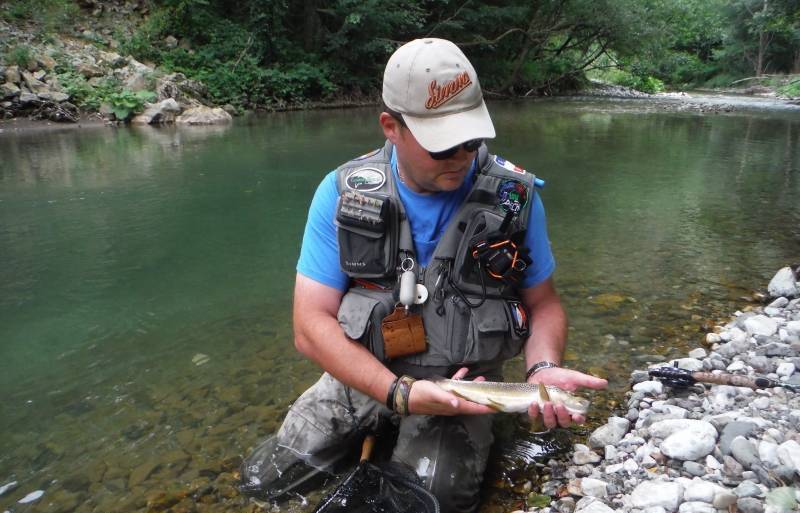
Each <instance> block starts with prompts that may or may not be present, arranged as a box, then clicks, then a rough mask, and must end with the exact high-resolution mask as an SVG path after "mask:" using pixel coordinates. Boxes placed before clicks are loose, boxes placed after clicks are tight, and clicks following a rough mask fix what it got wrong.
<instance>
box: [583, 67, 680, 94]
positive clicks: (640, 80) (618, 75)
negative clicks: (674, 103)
mask: <svg viewBox="0 0 800 513" xmlns="http://www.w3.org/2000/svg"><path fill="white" fill-rule="evenodd" d="M596 76H597V77H599V78H600V79H601V80H603V81H605V82H610V83H612V84H616V85H621V86H624V87H630V88H631V89H636V90H637V91H641V92H643V93H648V94H655V93H660V92H662V91H664V82H662V81H661V80H660V79H658V78H656V77H653V76H650V75H637V74H634V73H631V72H630V71H627V70H624V69H619V68H613V69H609V70H605V71H603V73H598V74H597V75H596Z"/></svg>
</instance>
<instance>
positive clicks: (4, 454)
mask: <svg viewBox="0 0 800 513" xmlns="http://www.w3.org/2000/svg"><path fill="white" fill-rule="evenodd" d="M490 108H491V111H492V113H493V118H494V120H495V125H496V128H497V132H498V138H497V140H496V142H495V143H493V144H492V145H491V149H492V151H493V152H495V153H497V154H499V155H501V156H504V157H505V158H507V159H508V160H511V161H513V162H515V163H517V164H518V165H520V166H522V167H525V168H527V169H529V170H531V171H533V172H535V173H536V174H537V175H538V176H540V177H541V178H543V179H544V180H546V183H547V185H546V187H545V189H544V190H543V192H542V197H543V200H544V203H545V207H546V210H547V216H548V224H549V229H550V238H551V241H552V246H553V251H554V253H555V255H556V259H557V263H558V268H557V271H556V275H555V278H556V283H557V285H558V288H559V291H560V292H561V294H562V298H563V301H564V303H565V305H566V308H567V310H568V314H569V316H570V320H571V328H570V347H569V351H568V354H567V359H566V364H567V365H570V366H573V367H576V368H580V369H584V370H588V371H591V372H593V373H595V374H598V375H602V376H604V377H608V378H609V380H610V382H611V393H610V394H607V395H603V396H602V397H598V398H597V399H598V400H597V405H598V407H597V410H596V412H595V413H594V417H593V418H594V419H600V418H604V417H605V416H607V413H608V411H609V408H611V407H612V406H613V403H614V401H615V400H619V398H620V397H621V396H622V392H623V391H624V387H625V385H626V383H627V378H628V375H629V373H630V371H631V370H632V369H634V368H637V367H642V366H643V365H645V364H646V363H647V362H654V361H662V360H664V359H666V358H669V357H675V356H682V355H684V354H685V352H686V351H687V349H691V348H694V347H698V346H700V344H701V341H702V340H703V339H704V334H705V333H706V332H707V331H708V330H711V329H712V328H713V326H714V324H716V323H719V322H724V321H725V320H726V318H727V317H728V315H729V314H731V313H732V312H734V311H735V310H737V309H740V308H743V307H746V306H747V305H748V304H749V302H750V299H749V298H751V297H752V294H753V292H754V291H755V290H757V289H763V288H764V287H765V285H766V283H767V282H768V280H769V279H770V278H771V276H772V275H773V274H774V272H775V271H777V269H779V268H780V267H783V266H785V265H788V264H792V263H800V169H799V168H800V156H798V149H799V147H800V110H798V109H783V110H775V109H774V108H766V109H765V108H758V106H756V108H753V109H746V108H745V109H742V108H739V109H738V110H736V111H735V112H730V113H726V112H721V113H717V114H700V113H696V112H665V111H663V109H660V108H658V106H657V105H655V104H653V103H650V102H648V101H646V100H637V101H618V100H617V101H614V100H596V99H595V100H589V99H572V100H560V101H542V102H539V101H536V102H533V101H531V102H526V103H497V104H493V105H491V107H490ZM673 110H674V109H673ZM379 135H380V133H379V130H378V127H377V123H376V112H375V110H374V109H354V110H343V111H318V112H296V113H283V114H273V115H270V116H266V117H260V118H251V119H241V120H237V122H236V123H235V124H234V125H233V126H230V127H212V128H195V129H189V128H180V129H176V128H166V129H154V128H149V127H148V128H138V129H137V128H131V129H112V128H105V127H102V128H99V127H97V128H83V129H80V130H77V129H68V130H64V129H48V130H28V131H20V132H16V131H12V130H8V129H6V130H5V131H3V132H2V133H0V387H2V388H0V389H1V390H2V391H3V401H2V416H0V435H2V436H0V486H2V485H3V484H5V483H7V482H10V481H17V482H18V488H17V489H16V490H14V491H12V492H9V493H6V494H5V495H3V496H1V497H0V507H2V508H5V509H11V510H13V511H25V509H24V508H27V506H22V505H19V504H16V501H17V500H18V499H19V498H21V497H22V496H24V495H25V494H26V493H28V492H31V491H33V490H37V489H42V490H45V492H46V493H45V497H44V498H43V499H41V501H46V500H48V499H50V501H51V503H50V506H48V507H49V508H50V510H52V511H57V510H59V508H60V509H61V510H63V511H68V510H70V507H71V508H72V509H75V508H76V507H77V508H78V509H80V510H81V511H133V510H136V509H143V508H145V507H146V505H145V501H146V500H147V498H148V497H149V498H150V500H151V507H153V508H155V509H158V507H159V503H158V502H157V497H161V496H163V494H167V496H168V497H173V496H175V497H178V499H176V500H175V502H178V500H179V499H181V498H182V497H183V496H182V495H180V494H181V490H182V489H185V488H186V486H187V484H189V483H192V486H200V484H203V483H206V482H211V484H212V485H213V494H212V492H207V495H206V496H205V497H206V498H204V499H202V500H199V501H198V504H200V503H203V504H205V503H204V502H202V501H205V502H206V503H211V504H215V505H216V506H215V507H217V508H219V510H225V508H228V509H230V510H240V508H241V504H240V502H241V499H240V498H238V497H237V496H236V493H235V490H234V489H232V487H231V485H232V484H233V483H234V481H235V475H234V474H233V472H234V471H235V467H236V465H237V462H238V458H239V457H241V456H242V455H244V454H246V453H247V451H248V450H249V448H251V447H252V446H253V445H254V444H255V443H257V442H258V441H259V440H261V439H263V438H264V437H266V436H267V435H268V434H269V433H271V432H272V431H274V429H275V428H276V426H277V425H278V424H279V422H280V419H281V418H282V415H283V414H284V413H285V411H286V407H287V406H288V404H289V402H290V401H291V400H292V399H293V398H294V397H296V396H297V395H298V394H299V393H300V392H302V390H304V389H305V388H306V387H307V386H308V385H309V384H310V383H312V382H313V381H314V380H315V379H316V377H317V376H318V372H319V371H318V370H317V368H315V367H314V365H312V364H310V363H308V362H307V361H305V360H303V359H302V358H300V357H299V356H297V355H296V354H295V352H294V349H293V346H292V338H291V326H290V309H291V291H292V286H293V278H294V265H295V262H296V258H297V255H298V251H299V247H300V240H301V235H302V230H303V225H304V221H305V216H306V212H307V207H308V204H309V201H310V199H311V196H312V194H313V192H314V189H315V187H316V185H317V183H318V182H319V180H320V179H321V178H322V177H323V176H324V175H325V174H326V173H327V172H328V171H329V170H330V169H332V168H333V167H335V166H336V165H337V164H339V163H341V162H343V161H345V160H347V159H348V158H350V157H352V156H355V155H360V154H363V153H365V152H367V151H368V150H370V149H372V148H375V147H378V146H379V145H380V144H381V143H382V141H381V139H380V137H379ZM521 368H522V365H521V363H519V362H518V361H514V362H511V364H510V365H509V367H508V372H507V374H508V376H507V377H508V378H509V379H518V378H520V377H521ZM198 483H199V484H198ZM192 490H195V488H192ZM159 493H162V495H158V494H159ZM203 493H205V492H203ZM170 494H172V495H170ZM209 494H211V495H209ZM184 495H185V494H184ZM201 496H202V493H201V492H196V493H195V495H194V496H193V497H194V498H198V497H201ZM154 497H155V498H154ZM207 497H212V498H210V499H208V498H207ZM170 500H171V499H170ZM188 500H189V499H188V498H186V499H183V502H180V503H179V504H184V506H185V504H186V501H188ZM153 501H156V502H153ZM41 504H45V503H44V502H42V503H41ZM154 504H155V505H154ZM161 505H162V506H163V504H161ZM42 507H44V506H42ZM185 507H188V506H185ZM493 507H496V505H495V506H493ZM237 508H238V509H237ZM297 508H299V510H302V506H297ZM45 509H46V508H45ZM484 509H485V510H486V511H489V510H491V507H489V506H486V507H485V508H484Z"/></svg>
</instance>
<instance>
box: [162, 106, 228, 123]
mask: <svg viewBox="0 0 800 513" xmlns="http://www.w3.org/2000/svg"><path fill="white" fill-rule="evenodd" d="M175 121H176V122H177V123H178V124H180V125H224V124H226V123H230V122H231V121H233V118H232V117H231V115H230V114H228V113H227V112H225V111H224V110H223V109H221V108H220V107H214V108H212V107H205V106H200V107H193V108H191V109H186V110H185V111H184V112H183V114H181V115H180V116H178V119H176V120H175Z"/></svg>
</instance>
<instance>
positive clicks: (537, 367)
mask: <svg viewBox="0 0 800 513" xmlns="http://www.w3.org/2000/svg"><path fill="white" fill-rule="evenodd" d="M557 368H558V364H557V363H553V362H538V363H534V364H533V365H532V366H531V368H530V369H528V372H526V373H525V381H528V380H529V379H531V376H533V375H534V374H536V373H537V372H539V371H540V370H542V369H557Z"/></svg>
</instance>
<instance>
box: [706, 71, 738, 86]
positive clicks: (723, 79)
mask: <svg viewBox="0 0 800 513" xmlns="http://www.w3.org/2000/svg"><path fill="white" fill-rule="evenodd" d="M739 78H741V77H737V76H733V75H728V74H726V73H722V74H719V75H715V76H713V77H711V78H709V79H708V80H706V81H705V83H704V84H703V85H704V86H705V87H709V88H712V89H718V88H723V89H724V88H730V87H731V84H732V83H733V82H735V81H736V80H737V79H739Z"/></svg>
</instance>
